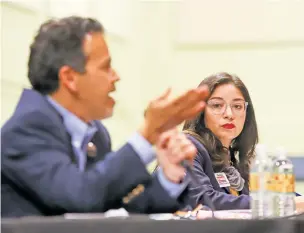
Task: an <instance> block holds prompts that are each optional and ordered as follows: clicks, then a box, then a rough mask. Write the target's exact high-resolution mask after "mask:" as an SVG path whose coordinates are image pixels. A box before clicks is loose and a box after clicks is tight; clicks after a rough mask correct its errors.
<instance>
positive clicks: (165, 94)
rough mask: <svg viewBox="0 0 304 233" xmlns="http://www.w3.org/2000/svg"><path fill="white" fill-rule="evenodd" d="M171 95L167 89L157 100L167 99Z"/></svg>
mask: <svg viewBox="0 0 304 233" xmlns="http://www.w3.org/2000/svg"><path fill="white" fill-rule="evenodd" d="M170 93H171V88H168V89H167V90H166V91H165V93H163V94H162V95H161V96H160V97H159V98H157V99H158V100H165V99H167V98H168V97H169V95H170Z"/></svg>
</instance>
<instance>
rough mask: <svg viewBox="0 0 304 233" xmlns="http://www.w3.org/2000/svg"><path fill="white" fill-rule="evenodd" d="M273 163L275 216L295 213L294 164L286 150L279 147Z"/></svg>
mask: <svg viewBox="0 0 304 233" xmlns="http://www.w3.org/2000/svg"><path fill="white" fill-rule="evenodd" d="M275 156H276V158H275V159H274V160H273V164H272V174H271V180H272V181H271V183H272V186H271V187H272V188H271V189H272V190H271V191H272V207H271V209H272V212H273V217H284V216H289V215H293V214H295V210H296V206H295V177H294V170H293V164H292V162H291V161H290V160H289V159H288V157H287V155H286V151H285V150H284V149H283V148H278V149H277V150H276V153H275Z"/></svg>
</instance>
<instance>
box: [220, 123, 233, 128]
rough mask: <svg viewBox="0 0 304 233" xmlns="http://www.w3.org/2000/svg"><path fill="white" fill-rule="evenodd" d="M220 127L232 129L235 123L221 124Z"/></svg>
mask: <svg viewBox="0 0 304 233" xmlns="http://www.w3.org/2000/svg"><path fill="white" fill-rule="evenodd" d="M222 127H223V128H224V129H233V128H235V125H234V124H224V125H222Z"/></svg>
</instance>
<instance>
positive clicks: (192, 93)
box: [170, 86, 209, 114]
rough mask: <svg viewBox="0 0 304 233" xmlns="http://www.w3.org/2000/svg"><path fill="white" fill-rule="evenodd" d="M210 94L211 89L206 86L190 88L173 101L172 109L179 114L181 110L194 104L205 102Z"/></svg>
mask: <svg viewBox="0 0 304 233" xmlns="http://www.w3.org/2000/svg"><path fill="white" fill-rule="evenodd" d="M208 95H209V91H208V88H207V87H206V86H202V87H200V88H196V89H191V90H188V91H187V92H185V93H184V94H182V95H181V96H179V97H177V98H176V99H175V100H173V101H172V102H171V106H170V107H171V111H172V112H174V113H176V114H177V113H178V112H180V111H184V110H186V109H188V108H191V107H192V105H196V104H200V103H203V102H205V100H206V99H207V97H208Z"/></svg>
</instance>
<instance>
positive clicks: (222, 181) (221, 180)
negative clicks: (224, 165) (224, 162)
mask: <svg viewBox="0 0 304 233" xmlns="http://www.w3.org/2000/svg"><path fill="white" fill-rule="evenodd" d="M215 178H216V180H217V182H218V184H219V186H220V187H221V188H223V187H230V183H229V180H228V179H227V176H226V174H225V173H224V172H218V173H215Z"/></svg>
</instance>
